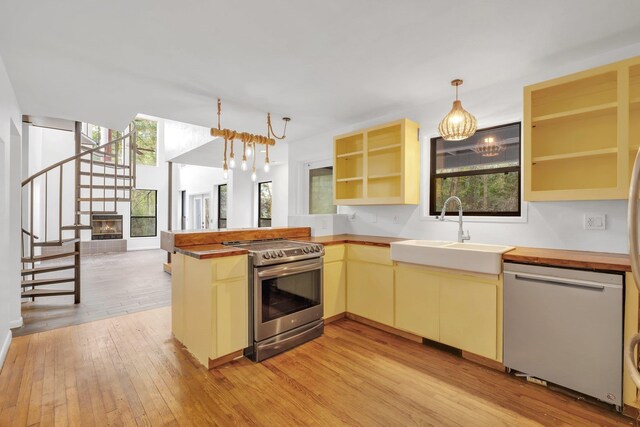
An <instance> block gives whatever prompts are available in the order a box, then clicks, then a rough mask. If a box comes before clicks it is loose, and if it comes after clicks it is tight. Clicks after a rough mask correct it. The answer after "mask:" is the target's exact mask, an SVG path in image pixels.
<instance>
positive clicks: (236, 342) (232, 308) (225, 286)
mask: <svg viewBox="0 0 640 427" xmlns="http://www.w3.org/2000/svg"><path fill="white" fill-rule="evenodd" d="M215 286H216V307H217V315H216V329H215V330H216V348H215V350H214V353H215V354H214V355H213V357H211V358H212V359H215V358H218V357H221V356H225V355H227V354H230V353H233V352H234V351H237V350H241V349H243V348H245V347H247V346H248V345H249V337H248V331H249V325H248V313H247V310H248V303H247V302H248V301H249V297H248V289H247V278H246V277H240V278H238V279H234V280H227V281H222V282H216V285H215Z"/></svg>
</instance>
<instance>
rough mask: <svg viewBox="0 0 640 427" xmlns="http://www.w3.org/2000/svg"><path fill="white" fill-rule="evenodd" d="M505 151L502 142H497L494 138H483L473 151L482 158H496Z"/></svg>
mask: <svg viewBox="0 0 640 427" xmlns="http://www.w3.org/2000/svg"><path fill="white" fill-rule="evenodd" d="M504 150H505V147H504V145H502V142H500V141H498V140H496V139H495V138H494V137H493V136H489V137H486V138H483V139H482V140H480V141H478V142H477V143H476V145H475V146H474V147H473V151H475V152H476V153H478V154H480V155H481V156H482V157H496V156H497V155H498V154H500V153H502V152H503V151H504Z"/></svg>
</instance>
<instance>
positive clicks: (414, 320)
mask: <svg viewBox="0 0 640 427" xmlns="http://www.w3.org/2000/svg"><path fill="white" fill-rule="evenodd" d="M440 281H441V278H440V277H439V276H437V275H435V274H432V273H429V272H428V271H426V270H421V269H419V268H411V267H408V266H404V265H399V266H398V268H397V269H396V284H395V286H396V299H395V327H396V328H398V329H403V330H405V331H408V332H411V333H414V334H416V335H419V336H421V337H424V338H428V339H430V340H434V341H438V340H439V339H440V331H439V327H440V310H439V307H438V305H439V297H438V294H439V287H440Z"/></svg>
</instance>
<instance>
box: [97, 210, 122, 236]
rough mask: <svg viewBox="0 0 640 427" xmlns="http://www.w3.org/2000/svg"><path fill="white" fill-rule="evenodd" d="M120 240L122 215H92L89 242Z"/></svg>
mask: <svg viewBox="0 0 640 427" xmlns="http://www.w3.org/2000/svg"><path fill="white" fill-rule="evenodd" d="M111 239H122V215H93V217H92V218H91V240H111Z"/></svg>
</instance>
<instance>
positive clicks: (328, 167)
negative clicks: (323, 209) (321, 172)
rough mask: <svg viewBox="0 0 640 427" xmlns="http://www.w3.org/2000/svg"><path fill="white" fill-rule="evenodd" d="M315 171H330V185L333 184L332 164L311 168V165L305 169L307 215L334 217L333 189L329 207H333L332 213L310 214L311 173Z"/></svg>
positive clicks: (335, 208)
mask: <svg viewBox="0 0 640 427" xmlns="http://www.w3.org/2000/svg"><path fill="white" fill-rule="evenodd" d="M317 169H331V181H332V185H333V182H334V176H333V174H334V168H333V164H330V165H326V166H312V165H311V164H309V165H307V168H306V178H307V179H306V184H307V188H306V192H307V200H306V205H307V206H306V208H307V213H308V214H309V215H336V214H337V213H338V205H334V204H333V200H334V197H333V191H334V189H333V188H332V189H331V192H332V194H331V196H332V197H331V206H333V210H334V212H329V213H312V212H311V171H313V170H317Z"/></svg>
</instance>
